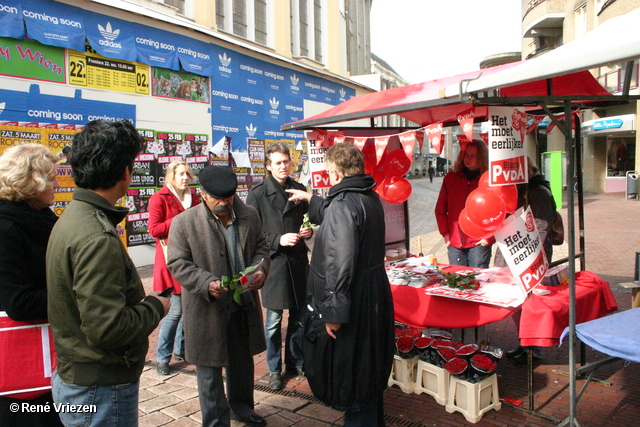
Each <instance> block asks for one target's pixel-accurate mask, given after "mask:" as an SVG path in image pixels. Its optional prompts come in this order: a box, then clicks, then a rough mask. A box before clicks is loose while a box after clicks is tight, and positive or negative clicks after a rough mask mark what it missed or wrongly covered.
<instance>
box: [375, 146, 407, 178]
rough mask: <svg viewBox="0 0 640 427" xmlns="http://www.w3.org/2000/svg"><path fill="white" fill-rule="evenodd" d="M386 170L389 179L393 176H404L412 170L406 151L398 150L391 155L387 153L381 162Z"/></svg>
mask: <svg viewBox="0 0 640 427" xmlns="http://www.w3.org/2000/svg"><path fill="white" fill-rule="evenodd" d="M380 163H381V164H382V167H383V168H384V175H385V176H386V177H387V178H390V177H392V176H403V175H405V174H406V173H407V172H409V169H410V168H411V160H409V158H408V157H407V155H406V154H405V152H404V150H401V149H397V150H393V151H392V152H391V153H387V154H386V155H385V156H384V157H383V158H382V159H381V161H380Z"/></svg>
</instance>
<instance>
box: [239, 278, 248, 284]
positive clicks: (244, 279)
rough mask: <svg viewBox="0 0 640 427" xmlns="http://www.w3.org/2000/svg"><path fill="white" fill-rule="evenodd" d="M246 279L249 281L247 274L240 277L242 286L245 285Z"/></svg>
mask: <svg viewBox="0 0 640 427" xmlns="http://www.w3.org/2000/svg"><path fill="white" fill-rule="evenodd" d="M248 281H249V278H248V277H247V276H242V277H241V278H240V284H241V285H242V286H244V285H246V284H247V282H248Z"/></svg>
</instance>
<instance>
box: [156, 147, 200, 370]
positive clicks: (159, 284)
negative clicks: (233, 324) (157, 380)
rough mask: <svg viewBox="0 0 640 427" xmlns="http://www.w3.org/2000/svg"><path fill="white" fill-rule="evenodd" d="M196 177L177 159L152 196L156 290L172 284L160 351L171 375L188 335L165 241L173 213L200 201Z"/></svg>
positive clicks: (158, 358) (163, 367)
mask: <svg viewBox="0 0 640 427" xmlns="http://www.w3.org/2000/svg"><path fill="white" fill-rule="evenodd" d="M193 180H194V175H193V172H192V171H191V168H190V167H189V165H188V164H187V162H185V161H184V160H175V161H173V162H171V163H170V164H169V166H168V167H167V172H166V174H165V180H164V182H165V185H164V186H163V187H162V188H161V189H160V190H159V191H158V192H157V193H155V194H154V195H153V196H151V199H150V200H149V234H150V235H151V236H152V237H155V238H156V255H155V262H154V266H153V290H154V291H163V290H165V289H167V288H169V287H171V286H173V287H174V291H173V293H172V294H171V309H170V310H169V313H168V314H167V316H166V317H165V318H164V319H163V320H162V326H160V335H159V336H158V350H157V352H156V361H157V363H158V366H157V370H158V373H159V374H161V375H169V373H170V370H169V361H170V360H171V354H173V355H174V358H175V359H176V361H180V360H184V335H183V329H182V304H181V294H182V290H181V287H180V283H178V281H177V280H176V279H174V278H173V276H172V275H171V273H170V272H169V270H167V262H166V260H165V258H164V251H163V249H162V245H163V244H166V243H167V236H168V235H169V228H170V227H171V221H172V220H173V217H174V216H176V215H178V214H179V213H180V212H184V211H185V210H186V209H189V208H190V207H192V206H195V205H197V204H198V203H200V200H199V199H198V196H197V195H196V193H195V190H194V189H192V188H189V184H190V183H191V182H192V181H193Z"/></svg>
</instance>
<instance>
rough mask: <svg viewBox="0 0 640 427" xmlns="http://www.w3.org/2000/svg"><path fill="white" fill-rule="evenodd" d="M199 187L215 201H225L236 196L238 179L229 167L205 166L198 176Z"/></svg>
mask: <svg viewBox="0 0 640 427" xmlns="http://www.w3.org/2000/svg"><path fill="white" fill-rule="evenodd" d="M198 179H199V180H200V185H201V186H202V188H204V190H205V191H206V192H207V193H209V194H210V195H212V196H213V197H215V198H217V199H226V198H227V197H231V196H233V195H234V194H236V188H237V187H238V178H237V177H236V174H235V172H233V169H231V168H230V167H229V166H213V165H212V166H207V167H206V168H204V169H202V170H201V171H200V173H199V174H198Z"/></svg>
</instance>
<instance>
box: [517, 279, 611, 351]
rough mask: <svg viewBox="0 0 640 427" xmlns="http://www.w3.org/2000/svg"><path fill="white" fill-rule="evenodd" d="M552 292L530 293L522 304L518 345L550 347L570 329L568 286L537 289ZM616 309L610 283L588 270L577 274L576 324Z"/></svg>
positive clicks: (557, 342)
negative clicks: (538, 294) (564, 331)
mask: <svg viewBox="0 0 640 427" xmlns="http://www.w3.org/2000/svg"><path fill="white" fill-rule="evenodd" d="M539 287H540V288H541V289H546V290H548V291H550V292H551V293H550V294H549V295H544V296H541V297H539V296H537V295H535V294H531V295H530V297H529V298H528V299H527V301H526V302H525V303H524V304H523V305H522V317H521V319H520V344H521V345H525V346H528V345H536V346H540V347H550V346H554V345H558V344H559V338H560V335H561V334H562V331H563V330H564V328H566V327H567V326H569V286H568V285H558V286H556V287H547V286H539ZM617 309H618V304H617V303H616V300H615V298H614V297H613V294H612V293H611V289H610V288H609V283H607V282H605V281H604V280H602V279H601V278H599V277H598V276H597V275H596V274H595V273H592V272H591V271H579V272H577V273H576V323H583V322H588V321H590V320H594V319H598V318H600V317H603V316H606V315H607V314H609V313H611V312H612V311H615V310H617Z"/></svg>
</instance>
